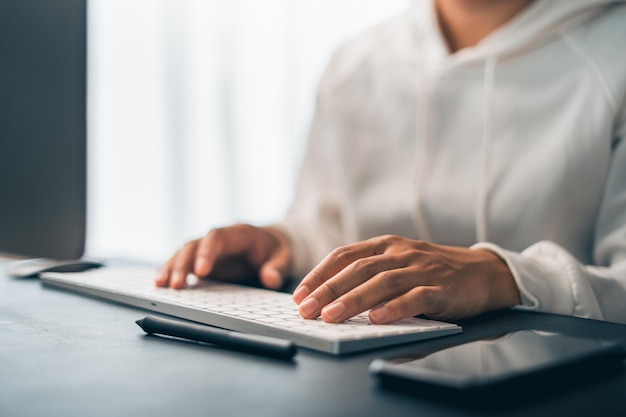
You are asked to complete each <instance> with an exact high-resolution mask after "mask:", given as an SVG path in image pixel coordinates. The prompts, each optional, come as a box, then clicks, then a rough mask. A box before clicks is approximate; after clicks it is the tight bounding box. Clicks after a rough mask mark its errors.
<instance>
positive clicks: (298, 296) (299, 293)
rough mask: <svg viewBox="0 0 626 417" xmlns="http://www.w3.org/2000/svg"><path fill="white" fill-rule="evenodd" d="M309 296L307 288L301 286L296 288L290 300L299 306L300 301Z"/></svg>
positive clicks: (309, 292)
mask: <svg viewBox="0 0 626 417" xmlns="http://www.w3.org/2000/svg"><path fill="white" fill-rule="evenodd" d="M309 294H311V291H310V290H309V287H307V286H306V285H302V286H300V287H298V288H296V290H295V291H294V293H293V295H292V297H291V298H292V299H293V301H294V302H295V303H296V304H300V302H302V300H304V299H305V298H306V297H308V296H309Z"/></svg>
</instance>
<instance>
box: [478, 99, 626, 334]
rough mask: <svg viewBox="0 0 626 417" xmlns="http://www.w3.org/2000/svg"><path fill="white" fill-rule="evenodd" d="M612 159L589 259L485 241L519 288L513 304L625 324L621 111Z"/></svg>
mask: <svg viewBox="0 0 626 417" xmlns="http://www.w3.org/2000/svg"><path fill="white" fill-rule="evenodd" d="M618 126H619V127H618V129H617V139H616V140H615V142H614V147H613V159H612V162H611V168H610V171H609V175H608V177H607V182H606V186H605V190H604V196H603V199H602V203H601V206H600V211H599V214H598V220H597V224H596V232H595V237H594V254H593V255H594V263H595V265H583V264H581V263H580V262H579V261H578V260H577V259H576V258H574V257H573V256H572V255H571V254H569V253H568V252H567V251H566V250H565V249H563V248H562V247H560V246H559V245H557V244H556V243H554V242H549V241H543V242H538V243H536V244H534V245H532V246H530V247H529V248H527V249H526V250H524V251H523V252H521V253H517V252H513V251H509V250H505V249H503V248H501V247H499V246H497V245H494V244H491V243H479V244H476V245H474V246H473V248H484V249H490V250H492V251H494V252H495V253H497V254H498V255H499V256H500V257H501V258H502V259H504V260H505V262H506V263H507V264H508V266H509V268H510V270H511V272H512V273H513V276H514V278H515V281H516V283H517V286H518V288H519V290H520V294H521V298H522V305H521V306H519V307H518V308H520V309H527V310H536V311H543V312H550V313H557V314H565V315H575V316H580V317H587V318H594V319H600V320H607V321H614V322H621V323H626V111H625V112H623V113H622V120H621V123H618Z"/></svg>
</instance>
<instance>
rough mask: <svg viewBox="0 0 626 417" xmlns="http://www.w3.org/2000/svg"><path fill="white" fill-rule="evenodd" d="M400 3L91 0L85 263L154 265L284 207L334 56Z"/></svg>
mask: <svg viewBox="0 0 626 417" xmlns="http://www.w3.org/2000/svg"><path fill="white" fill-rule="evenodd" d="M407 6H408V0H386V1H380V0H316V1H310V0H263V1H259V0H91V1H90V3H89V64H88V68H89V69H88V71H89V104H88V105H89V110H88V119H89V185H88V186H89V188H88V189H89V196H88V230H87V248H86V253H87V255H88V256H90V255H91V256H98V257H100V256H104V257H123V258H134V259H140V260H146V261H154V262H162V261H164V260H165V259H167V257H169V256H170V255H171V254H172V253H173V251H174V250H176V249H177V248H179V247H180V246H181V245H182V244H183V243H184V242H185V241H187V240H189V239H191V238H196V237H199V236H202V235H204V234H205V233H206V232H207V231H208V230H210V229H211V228H213V227H217V226H222V225H227V224H230V223H233V222H249V223H253V224H266V223H271V222H275V221H278V220H280V219H281V218H282V216H283V215H284V214H285V212H286V210H287V208H288V206H289V203H290V201H291V198H292V195H293V192H294V187H295V181H296V178H297V173H298V168H299V164H300V162H301V160H302V157H303V152H304V147H305V144H306V140H307V134H308V129H309V125H310V122H311V118H312V115H313V110H314V104H315V93H316V88H317V83H318V81H319V78H320V76H321V74H322V71H323V70H324V68H325V66H326V64H327V62H328V59H329V58H330V54H331V53H332V51H333V50H334V49H335V48H336V47H337V46H338V45H339V44H341V43H342V42H343V41H345V40H346V39H348V38H350V37H352V36H354V35H356V34H358V33H360V32H362V31H364V30H366V29H367V28H368V27H371V26H372V25H375V24H377V23H379V22H382V21H383V20H385V19H388V18H390V17H391V16H393V15H396V14H398V13H401V12H402V11H403V10H404V9H405V8H406V7H407Z"/></svg>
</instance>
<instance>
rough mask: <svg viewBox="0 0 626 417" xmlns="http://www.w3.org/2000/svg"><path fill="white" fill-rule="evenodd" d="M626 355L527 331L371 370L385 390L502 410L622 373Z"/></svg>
mask: <svg viewBox="0 0 626 417" xmlns="http://www.w3.org/2000/svg"><path fill="white" fill-rule="evenodd" d="M625 357H626V355H625V351H624V348H623V347H622V346H621V345H619V344H617V343H613V342H606V341H602V340H596V339H586V338H580V337H573V336H568V335H564V334H560V333H547V332H540V331H535V330H523V331H517V332H513V333H508V334H505V335H503V336H501V337H497V338H494V339H486V340H479V341H475V342H469V343H465V344H462V345H458V346H454V347H451V348H448V349H444V350H440V351H438V352H435V353H431V354H428V355H422V356H421V357H401V358H395V359H376V360H374V361H373V362H372V364H371V365H370V372H371V373H372V374H373V375H374V376H375V377H376V378H377V379H378V381H379V382H380V384H381V385H382V386H383V387H384V388H392V389H399V390H401V391H403V392H408V393H412V394H415V395H421V396H427V397H428V398H433V399H438V400H444V401H446V402H460V403H464V404H468V405H475V406H479V407H481V408H482V407H484V408H492V407H496V408H501V407H508V406H514V405H515V404H518V403H519V402H520V401H522V400H524V401H528V400H534V399H539V398H544V397H546V396H549V395H555V394H557V393H559V392H562V391H564V390H568V389H572V388H575V387H576V386H579V385H583V384H586V383H589V382H591V381H594V380H597V379H599V378H602V377H608V376H610V375H614V374H616V373H619V372H620V371H621V370H622V368H623V365H622V362H623V361H624V358H625Z"/></svg>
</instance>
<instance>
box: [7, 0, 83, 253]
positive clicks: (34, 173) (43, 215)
mask: <svg viewBox="0 0 626 417" xmlns="http://www.w3.org/2000/svg"><path fill="white" fill-rule="evenodd" d="M86 3H87V0H0V252H2V253H6V254H14V255H20V256H24V257H32V258H35V257H36V258H50V259H63V260H65V259H77V258H80V257H81V256H82V255H83V251H84V242H85V223H86V214H85V211H86V132H87V126H86V74H87V69H86V67H87V64H86V55H87V54H86V50H87V33H86V29H87V23H86V20H87V13H86V12H87V10H86V9H87V4H86Z"/></svg>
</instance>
